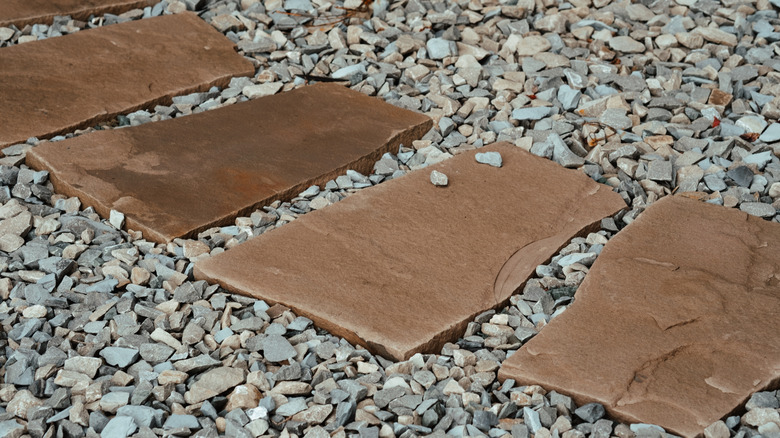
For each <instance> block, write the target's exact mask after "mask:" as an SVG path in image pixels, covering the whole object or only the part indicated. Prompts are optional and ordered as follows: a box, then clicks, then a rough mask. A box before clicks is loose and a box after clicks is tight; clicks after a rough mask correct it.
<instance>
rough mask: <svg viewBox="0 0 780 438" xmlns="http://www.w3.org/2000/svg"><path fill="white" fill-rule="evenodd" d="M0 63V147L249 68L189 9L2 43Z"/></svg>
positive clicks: (163, 100)
mask: <svg viewBox="0 0 780 438" xmlns="http://www.w3.org/2000/svg"><path fill="white" fill-rule="evenodd" d="M0 65H2V66H3V68H2V69H0V102H3V105H2V107H0V147H4V146H6V145H9V144H13V143H20V142H24V141H26V140H27V139H28V138H30V137H39V138H44V137H50V136H53V135H57V134H62V133H65V132H70V131H73V130H74V129H76V128H83V127H87V126H92V125H94V124H96V123H99V122H103V121H107V120H111V119H113V118H114V117H116V115H117V114H121V113H126V112H131V111H135V110H138V109H140V108H146V107H153V106H154V105H156V104H167V103H170V101H171V98H172V97H173V96H176V95H180V94H187V93H192V92H197V91H206V90H208V89H209V88H211V87H212V86H214V85H216V86H225V85H227V83H228V82H229V81H230V78H232V77H233V76H249V75H252V74H254V67H253V66H252V63H251V62H249V61H248V60H246V59H244V57H242V56H241V55H239V54H238V53H236V51H235V47H234V44H233V43H232V42H231V41H230V40H228V39H227V38H225V37H224V35H222V34H220V33H219V32H218V31H217V30H215V29H214V28H213V27H212V26H210V25H209V24H207V23H206V22H204V21H203V20H201V19H200V18H199V17H198V16H197V15H195V14H192V13H183V14H176V15H166V16H162V17H155V18H149V19H145V20H137V21H131V22H127V23H122V24H116V25H112V26H105V27H101V28H97V29H91V30H85V31H82V32H77V33H74V34H71V35H65V36H61V37H57V38H48V39H45V40H42V41H33V42H29V43H25V44H19V45H15V46H11V47H5V48H3V49H2V50H0ZM20 114H24V117H19V115H20Z"/></svg>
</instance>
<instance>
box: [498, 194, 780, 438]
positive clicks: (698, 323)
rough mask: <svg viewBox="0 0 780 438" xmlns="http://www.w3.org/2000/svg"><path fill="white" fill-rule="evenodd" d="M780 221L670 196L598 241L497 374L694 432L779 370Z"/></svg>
mask: <svg viewBox="0 0 780 438" xmlns="http://www.w3.org/2000/svg"><path fill="white" fill-rule="evenodd" d="M779 247H780V226H778V225H777V224H773V223H770V222H766V221H763V220H761V219H759V218H756V217H753V216H749V215H747V214H745V213H742V212H740V211H738V210H733V209H727V208H723V207H719V206H713V205H708V204H705V203H701V202H698V201H694V200H691V199H685V198H680V197H676V196H674V197H673V196H668V197H666V198H664V199H662V200H660V201H658V202H656V203H655V204H653V205H652V206H651V207H650V208H648V209H647V211H645V212H644V213H643V214H642V215H641V216H640V217H639V218H638V219H637V220H635V221H634V222H633V223H632V224H631V225H629V226H628V227H626V228H625V229H624V230H623V231H621V232H620V233H619V234H618V235H617V236H615V237H614V238H613V239H612V240H611V241H610V242H609V243H608V244H607V245H606V247H605V248H604V251H603V252H602V253H601V255H600V256H599V258H598V259H597V261H596V262H595V263H594V265H593V268H592V269H591V270H590V272H589V273H588V276H587V278H586V279H585V281H584V282H583V283H582V285H581V286H580V287H579V290H578V291H577V294H576V297H575V298H576V299H575V302H574V304H572V306H571V307H570V308H569V309H568V310H567V311H566V312H564V313H563V314H562V315H560V316H558V317H557V318H555V319H554V320H553V321H552V322H551V323H550V324H549V325H548V326H547V327H546V328H544V330H542V331H541V333H540V334H539V335H537V336H536V337H535V338H533V339H532V340H531V341H530V342H529V343H527V344H526V345H525V346H523V348H521V349H520V350H519V351H518V352H517V353H515V354H514V355H512V356H511V357H510V358H509V359H507V360H506V361H505V362H504V364H503V366H502V367H501V370H500V372H499V378H501V379H502V380H503V379H508V378H511V379H515V380H516V381H517V383H518V384H521V385H525V384H538V385H541V386H543V387H544V388H546V389H548V390H556V391H558V392H561V393H565V394H568V395H570V396H572V397H573V398H574V399H575V400H576V401H577V402H578V403H580V404H582V403H589V402H599V403H602V404H604V406H605V407H606V408H607V411H608V412H610V413H611V414H612V415H613V416H614V417H615V418H617V419H619V420H622V421H627V422H633V423H637V422H638V423H651V424H657V425H659V426H662V427H664V428H665V429H666V430H667V431H669V432H671V433H674V434H678V435H682V436H686V437H694V436H697V435H701V434H702V433H703V430H704V428H705V427H707V426H709V425H710V424H711V423H713V422H714V421H717V420H718V419H720V418H722V417H723V416H726V415H728V414H729V413H730V412H732V411H733V410H734V409H736V408H738V407H739V406H740V404H741V403H743V402H745V400H747V398H748V397H749V396H750V394H751V393H753V392H754V391H760V390H762V389H764V388H767V387H776V386H777V383H778V380H780V340H778V338H777V336H776V333H775V327H776V326H777V315H778V314H780V287H779V286H778V285H780V274H779V272H780V253H779V252H778V251H777V248H779Z"/></svg>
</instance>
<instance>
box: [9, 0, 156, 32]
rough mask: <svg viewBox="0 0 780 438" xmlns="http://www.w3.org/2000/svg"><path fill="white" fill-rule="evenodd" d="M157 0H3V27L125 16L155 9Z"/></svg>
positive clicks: (21, 26)
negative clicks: (57, 18) (58, 18)
mask: <svg viewBox="0 0 780 438" xmlns="http://www.w3.org/2000/svg"><path fill="white" fill-rule="evenodd" d="M155 3H157V1H156V0H3V1H2V2H0V27H8V26H10V25H12V24H13V25H15V26H16V27H18V28H19V29H21V28H23V27H24V26H26V25H28V24H35V23H43V24H51V23H52V22H53V21H54V17H55V16H58V15H59V16H62V15H70V16H71V17H72V18H73V19H76V20H82V21H83V20H87V19H88V18H89V16H90V15H105V14H117V15H118V14H121V13H123V12H127V11H129V10H131V9H142V8H144V7H146V6H152V5H154V4H155Z"/></svg>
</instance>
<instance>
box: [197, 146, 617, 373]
mask: <svg viewBox="0 0 780 438" xmlns="http://www.w3.org/2000/svg"><path fill="white" fill-rule="evenodd" d="M490 150H493V151H498V152H500V153H501V155H502V156H503V167H501V168H496V167H491V166H488V165H486V164H479V163H477V162H476V161H475V157H474V152H483V151H490ZM434 169H435V170H438V171H440V172H443V173H444V174H446V175H447V176H448V179H449V185H448V186H447V187H437V186H434V185H433V184H432V183H431V182H430V173H431V171H432V170H434ZM624 207H625V203H624V202H623V201H622V199H621V198H620V196H618V195H617V194H616V193H613V192H612V191H611V190H610V189H609V187H607V186H604V185H599V184H597V183H596V182H594V181H592V180H591V179H589V178H588V177H586V176H585V175H583V174H582V173H581V172H576V171H573V170H566V169H563V168H562V167H560V166H559V165H558V164H556V163H554V162H551V161H548V160H545V159H542V158H539V157H535V156H533V155H531V154H529V153H527V152H525V151H524V150H522V149H520V148H517V147H515V146H513V145H510V144H507V143H501V144H498V145H491V146H488V147H485V148H482V149H479V150H477V151H473V152H466V153H464V154H461V155H458V156H455V157H454V158H451V159H449V160H446V161H444V162H442V163H439V164H436V165H434V166H431V167H428V168H425V169H423V170H418V171H414V172H412V173H410V174H408V175H405V176H403V177H401V178H398V179H396V180H392V181H388V182H387V183H383V184H381V185H379V186H376V187H372V188H369V189H365V190H363V191H361V192H359V193H356V194H355V195H353V196H351V197H349V198H347V199H345V200H343V201H341V202H339V203H337V204H334V205H332V206H329V207H327V208H325V209H323V210H320V211H315V212H312V213H309V214H306V215H305V216H303V217H301V218H299V219H297V220H295V221H294V222H291V223H289V224H286V225H285V226H283V227H281V228H278V229H275V230H273V231H271V232H269V233H267V234H264V235H262V236H259V237H257V238H255V239H252V240H251V241H248V242H246V243H243V244H241V245H239V246H238V247H236V248H233V249H231V250H229V251H227V252H225V253H224V254H220V255H217V256H214V257H212V258H210V259H206V260H202V261H200V262H198V263H196V266H195V276H196V278H198V279H206V280H209V281H212V282H217V283H219V284H220V285H222V286H223V287H225V288H226V289H228V290H230V291H233V292H236V293H241V294H244V295H249V296H253V297H257V298H261V299H264V300H267V301H269V302H271V303H281V304H283V305H285V306H289V307H290V308H292V309H294V310H295V311H296V312H298V313H299V314H301V315H305V316H307V317H309V318H311V319H312V320H313V321H314V322H315V323H316V324H318V325H319V326H320V327H323V328H325V329H327V330H329V331H331V332H332V333H334V334H337V335H339V336H343V337H345V338H346V339H348V340H349V341H350V342H353V343H358V344H361V345H364V346H367V347H368V348H369V349H371V350H372V351H374V352H376V353H378V354H381V355H382V356H385V357H388V358H394V359H405V358H408V357H410V356H411V355H413V354H414V353H417V352H428V353H431V352H438V351H440V349H441V347H442V346H443V344H444V343H446V342H448V341H453V340H455V339H457V337H458V336H460V335H462V334H463V331H464V329H465V327H466V325H467V324H468V322H469V321H471V320H472V319H473V317H474V316H475V315H476V314H479V313H481V312H483V311H485V310H488V309H491V308H494V307H497V306H499V305H501V304H502V303H505V302H506V301H507V300H508V299H509V297H510V296H511V295H512V293H513V292H515V291H516V290H517V289H518V288H519V287H520V286H521V285H522V284H523V283H524V282H525V281H526V279H527V278H528V276H529V275H530V274H531V273H533V272H534V270H535V269H536V266H537V265H539V264H540V263H543V262H545V261H546V260H548V259H549V258H550V257H551V256H552V255H553V254H555V252H556V251H557V250H558V249H560V248H561V247H562V246H564V245H566V244H567V243H568V241H569V240H570V239H571V238H572V237H573V236H574V235H577V234H580V233H582V232H584V231H587V230H592V229H593V226H594V225H595V226H598V223H599V221H600V220H601V219H602V218H603V217H605V216H608V215H610V214H614V213H616V212H617V211H619V210H620V209H622V208H624Z"/></svg>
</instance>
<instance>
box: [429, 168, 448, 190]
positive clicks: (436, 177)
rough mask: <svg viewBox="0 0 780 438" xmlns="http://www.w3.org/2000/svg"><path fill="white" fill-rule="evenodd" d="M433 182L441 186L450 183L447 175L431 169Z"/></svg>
mask: <svg viewBox="0 0 780 438" xmlns="http://www.w3.org/2000/svg"><path fill="white" fill-rule="evenodd" d="M431 184H433V185H435V186H439V187H446V186H447V184H449V180H448V179H447V175H445V174H443V173H441V172H439V171H438V170H434V171H431Z"/></svg>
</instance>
